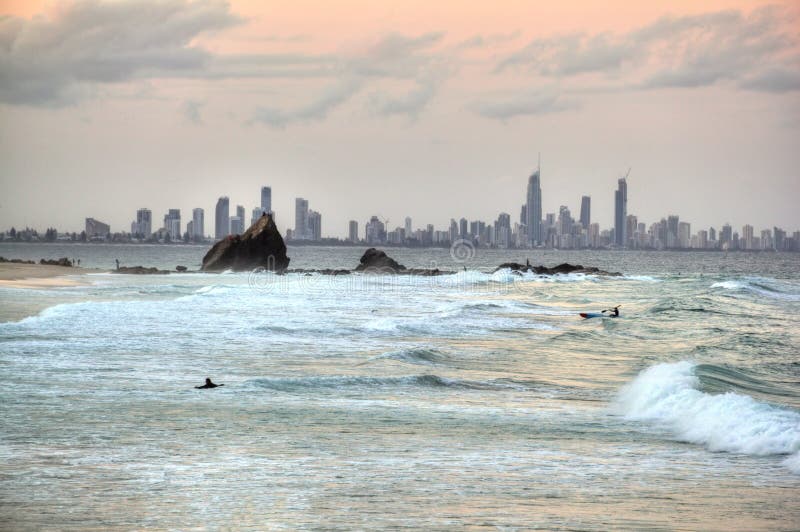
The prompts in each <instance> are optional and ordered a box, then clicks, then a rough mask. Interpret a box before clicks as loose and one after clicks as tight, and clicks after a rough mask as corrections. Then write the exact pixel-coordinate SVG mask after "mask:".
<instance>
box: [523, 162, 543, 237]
mask: <svg viewBox="0 0 800 532" xmlns="http://www.w3.org/2000/svg"><path fill="white" fill-rule="evenodd" d="M540 179H541V165H539V167H537V168H536V171H535V172H534V173H533V174H531V176H530V177H529V178H528V197H527V200H528V201H527V203H526V207H525V215H526V216H527V221H526V224H525V225H526V226H527V232H528V242H529V243H530V245H532V246H536V245H538V244H540V243H541V240H542V185H541V182H540Z"/></svg>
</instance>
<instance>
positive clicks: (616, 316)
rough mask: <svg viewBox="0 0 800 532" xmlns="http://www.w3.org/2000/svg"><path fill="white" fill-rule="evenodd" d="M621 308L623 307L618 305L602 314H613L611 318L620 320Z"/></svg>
mask: <svg viewBox="0 0 800 532" xmlns="http://www.w3.org/2000/svg"><path fill="white" fill-rule="evenodd" d="M621 306H622V305H617V306H616V307H611V308H607V309H605V310H604V311H602V312H603V314H605V313H606V312H610V313H611V314H610V316H613V317H615V318H618V317H619V307H621Z"/></svg>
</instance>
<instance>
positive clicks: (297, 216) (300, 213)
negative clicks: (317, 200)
mask: <svg viewBox="0 0 800 532" xmlns="http://www.w3.org/2000/svg"><path fill="white" fill-rule="evenodd" d="M292 237H293V238H294V239H295V240H308V200H306V199H303V198H296V199H295V200H294V232H293V233H292Z"/></svg>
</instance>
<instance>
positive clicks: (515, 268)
mask: <svg viewBox="0 0 800 532" xmlns="http://www.w3.org/2000/svg"><path fill="white" fill-rule="evenodd" d="M506 269H510V270H511V271H512V272H514V273H522V272H532V273H535V274H536V275H556V274H566V273H590V274H594V275H608V276H614V277H616V276H619V275H622V274H621V273H619V272H607V271H605V270H601V269H599V268H595V267H593V266H586V267H584V266H582V265H580V264H569V263H568V262H564V263H562V264H559V265H557V266H553V267H552V268H548V267H547V266H531V265H530V264H520V263H518V262H505V263H503V264H501V265H500V266H498V267H497V268H496V269H495V270H494V271H498V270H506Z"/></svg>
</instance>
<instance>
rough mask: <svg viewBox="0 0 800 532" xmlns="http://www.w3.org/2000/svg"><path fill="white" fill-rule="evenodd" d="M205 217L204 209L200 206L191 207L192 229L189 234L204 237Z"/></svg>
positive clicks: (197, 237) (194, 236)
mask: <svg viewBox="0 0 800 532" xmlns="http://www.w3.org/2000/svg"><path fill="white" fill-rule="evenodd" d="M205 217H206V211H204V210H203V209H201V208H200V207H198V208H196V209H192V230H191V231H189V234H190V235H191V236H192V237H193V238H195V239H203V238H205V234H206V233H205Z"/></svg>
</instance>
